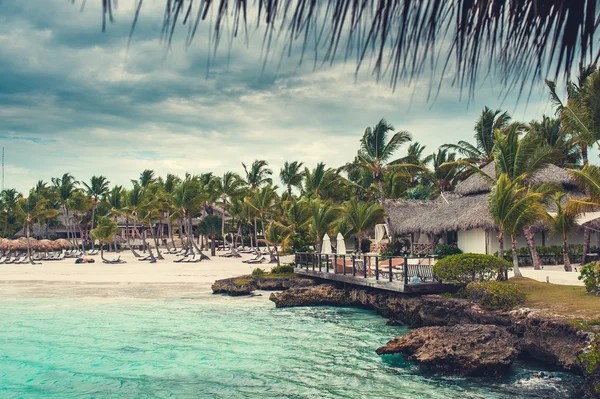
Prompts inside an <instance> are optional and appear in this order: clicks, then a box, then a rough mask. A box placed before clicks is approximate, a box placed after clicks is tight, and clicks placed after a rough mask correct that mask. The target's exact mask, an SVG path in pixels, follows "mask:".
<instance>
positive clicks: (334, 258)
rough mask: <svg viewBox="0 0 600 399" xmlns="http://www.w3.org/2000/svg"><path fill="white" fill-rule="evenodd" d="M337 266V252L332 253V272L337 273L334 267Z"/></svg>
mask: <svg viewBox="0 0 600 399" xmlns="http://www.w3.org/2000/svg"><path fill="white" fill-rule="evenodd" d="M336 267H337V254H333V273H334V274H335V273H337V272H336V270H335V268H336Z"/></svg>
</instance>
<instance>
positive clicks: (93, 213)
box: [90, 203, 96, 251]
mask: <svg viewBox="0 0 600 399" xmlns="http://www.w3.org/2000/svg"><path fill="white" fill-rule="evenodd" d="M95 218H96V203H94V206H93V207H92V228H91V229H90V231H92V230H94V219H95ZM91 241H92V251H93V250H94V249H96V245H95V243H94V239H93V238H92V239H91Z"/></svg>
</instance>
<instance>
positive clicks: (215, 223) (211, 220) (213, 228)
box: [198, 215, 224, 256]
mask: <svg viewBox="0 0 600 399" xmlns="http://www.w3.org/2000/svg"><path fill="white" fill-rule="evenodd" d="M221 219H222V218H220V217H218V216H216V215H207V216H206V217H205V218H203V219H202V221H201V222H200V224H199V225H198V233H200V234H202V235H204V236H206V237H210V254H211V256H215V255H216V253H215V249H216V248H215V238H216V237H217V234H218V233H219V230H220V227H221ZM223 237H224V236H223Z"/></svg>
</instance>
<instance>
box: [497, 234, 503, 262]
mask: <svg viewBox="0 0 600 399" xmlns="http://www.w3.org/2000/svg"><path fill="white" fill-rule="evenodd" d="M498 257H499V258H501V259H504V232H502V231H501V232H500V233H498Z"/></svg>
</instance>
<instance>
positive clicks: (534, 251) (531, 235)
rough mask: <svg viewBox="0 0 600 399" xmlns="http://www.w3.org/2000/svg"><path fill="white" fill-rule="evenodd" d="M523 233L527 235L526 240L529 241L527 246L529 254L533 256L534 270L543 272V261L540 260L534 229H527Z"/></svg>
mask: <svg viewBox="0 0 600 399" xmlns="http://www.w3.org/2000/svg"><path fill="white" fill-rule="evenodd" d="M523 233H524V234H525V239H526V240H527V246H528V247H529V253H530V254H531V260H532V262H533V269H534V270H541V268H542V261H541V259H540V254H539V253H538V251H537V248H536V247H535V233H534V232H533V227H531V226H529V227H527V228H526V229H525V230H524V231H523Z"/></svg>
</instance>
